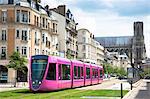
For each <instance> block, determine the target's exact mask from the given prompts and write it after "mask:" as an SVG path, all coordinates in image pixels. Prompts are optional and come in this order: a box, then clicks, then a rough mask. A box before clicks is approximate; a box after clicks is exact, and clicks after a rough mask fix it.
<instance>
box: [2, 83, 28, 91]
mask: <svg viewBox="0 0 150 99" xmlns="http://www.w3.org/2000/svg"><path fill="white" fill-rule="evenodd" d="M16 86H17V87H14V85H13V84H11V83H7V84H0V92H3V91H10V90H18V89H28V84H27V83H17V85H16Z"/></svg>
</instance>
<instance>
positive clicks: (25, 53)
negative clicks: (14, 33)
mask: <svg viewBox="0 0 150 99" xmlns="http://www.w3.org/2000/svg"><path fill="white" fill-rule="evenodd" d="M22 55H23V56H27V47H22Z"/></svg>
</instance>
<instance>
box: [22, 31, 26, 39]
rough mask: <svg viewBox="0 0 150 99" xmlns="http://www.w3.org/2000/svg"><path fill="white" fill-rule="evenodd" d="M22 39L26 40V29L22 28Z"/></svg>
mask: <svg viewBox="0 0 150 99" xmlns="http://www.w3.org/2000/svg"><path fill="white" fill-rule="evenodd" d="M22 40H24V41H27V30H22Z"/></svg>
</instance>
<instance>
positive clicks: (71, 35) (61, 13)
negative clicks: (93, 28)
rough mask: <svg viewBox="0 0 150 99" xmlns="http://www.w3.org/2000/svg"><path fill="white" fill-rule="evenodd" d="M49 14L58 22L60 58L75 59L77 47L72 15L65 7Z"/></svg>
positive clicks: (60, 7)
mask: <svg viewBox="0 0 150 99" xmlns="http://www.w3.org/2000/svg"><path fill="white" fill-rule="evenodd" d="M50 10H51V14H52V15H53V16H54V17H56V19H57V20H58V23H59V24H58V33H59V36H58V39H59V51H60V54H61V55H60V56H61V57H65V58H69V59H76V58H77V55H78V51H77V48H78V45H77V30H76V27H77V23H76V22H75V20H74V17H73V14H72V13H71V11H70V10H69V9H67V8H66V6H65V5H60V6H58V7H57V8H53V9H50Z"/></svg>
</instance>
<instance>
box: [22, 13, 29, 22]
mask: <svg viewBox="0 0 150 99" xmlns="http://www.w3.org/2000/svg"><path fill="white" fill-rule="evenodd" d="M22 22H28V12H27V11H22Z"/></svg>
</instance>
